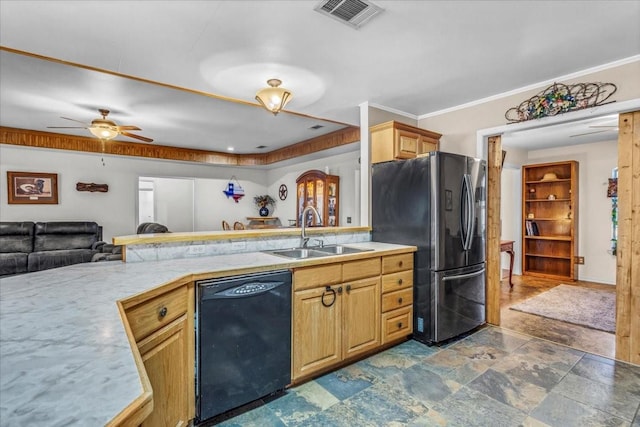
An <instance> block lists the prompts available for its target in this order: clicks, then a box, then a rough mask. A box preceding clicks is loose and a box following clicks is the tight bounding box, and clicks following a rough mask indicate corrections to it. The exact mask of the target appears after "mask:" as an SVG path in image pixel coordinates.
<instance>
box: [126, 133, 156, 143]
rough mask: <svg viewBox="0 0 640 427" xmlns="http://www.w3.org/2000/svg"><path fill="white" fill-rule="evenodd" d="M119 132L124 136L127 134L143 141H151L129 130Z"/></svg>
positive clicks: (151, 140)
mask: <svg viewBox="0 0 640 427" xmlns="http://www.w3.org/2000/svg"><path fill="white" fill-rule="evenodd" d="M120 134H121V135H124V136H128V137H129V138H135V139H139V140H140V141H144V142H153V139H151V138H147V137H146V136H140V135H134V134H132V133H129V132H120Z"/></svg>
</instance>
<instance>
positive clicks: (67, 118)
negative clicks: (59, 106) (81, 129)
mask: <svg viewBox="0 0 640 427" xmlns="http://www.w3.org/2000/svg"><path fill="white" fill-rule="evenodd" d="M60 118H61V119H65V120H71V121H72V122H78V123H82V124H83V125H85V126H89V125H88V124H86V123H85V122H81V121H80V120H76V119H70V118H69V117H60Z"/></svg>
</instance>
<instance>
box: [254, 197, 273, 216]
mask: <svg viewBox="0 0 640 427" xmlns="http://www.w3.org/2000/svg"><path fill="white" fill-rule="evenodd" d="M253 203H255V204H256V206H257V207H258V213H259V214H260V216H269V208H268V206H271V207H272V208H273V206H275V204H276V200H275V199H274V198H273V197H271V196H269V195H268V194H263V195H262V196H255V197H254V198H253Z"/></svg>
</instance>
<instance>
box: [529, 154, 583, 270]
mask: <svg viewBox="0 0 640 427" xmlns="http://www.w3.org/2000/svg"><path fill="white" fill-rule="evenodd" d="M577 250H578V162H576V161H573V160H572V161H566V162H556V163H543V164H536V165H526V166H523V167H522V273H523V274H525V275H531V276H540V277H549V278H555V279H565V280H576V279H577V276H578V266H577V264H576V262H575V261H576V260H575V257H576V256H577Z"/></svg>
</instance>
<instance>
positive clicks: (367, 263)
mask: <svg viewBox="0 0 640 427" xmlns="http://www.w3.org/2000/svg"><path fill="white" fill-rule="evenodd" d="M379 275H380V258H370V259H363V260H361V261H350V262H345V263H344V264H342V281H343V282H347V281H349V280H356V279H362V278H364V277H372V276H379Z"/></svg>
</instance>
